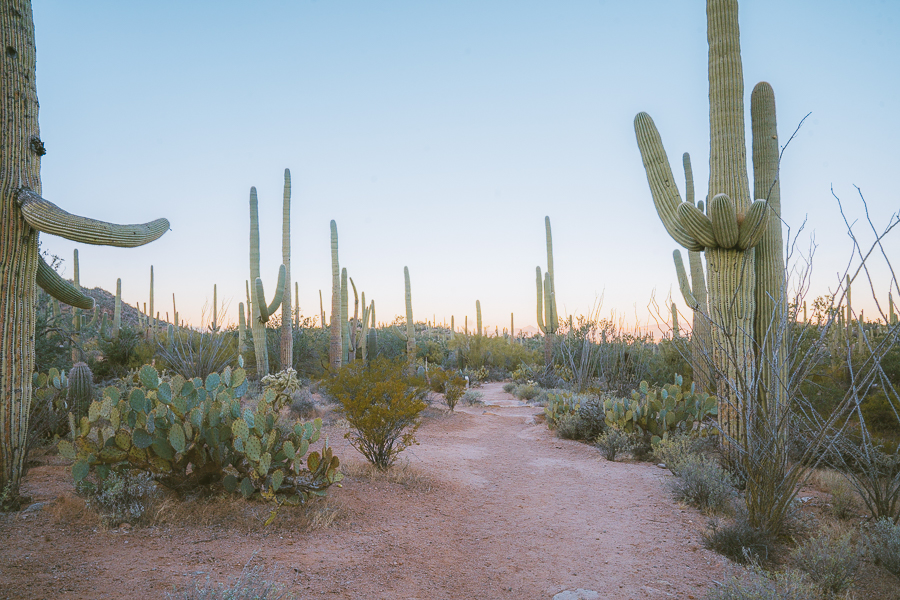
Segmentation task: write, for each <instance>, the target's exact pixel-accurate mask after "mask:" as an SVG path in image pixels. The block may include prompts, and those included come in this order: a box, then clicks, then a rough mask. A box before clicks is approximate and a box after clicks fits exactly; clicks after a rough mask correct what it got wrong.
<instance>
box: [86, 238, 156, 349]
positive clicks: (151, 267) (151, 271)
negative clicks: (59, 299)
mask: <svg viewBox="0 0 900 600" xmlns="http://www.w3.org/2000/svg"><path fill="white" fill-rule="evenodd" d="M151 268H152V267H151ZM151 272H152V271H151ZM72 286H73V287H74V288H75V289H76V290H78V291H79V292H80V291H81V268H80V265H79V262H78V248H75V250H74V251H73V256H72ZM80 360H81V309H80V308H77V307H76V308H73V309H72V362H73V363H76V362H79V361H80Z"/></svg>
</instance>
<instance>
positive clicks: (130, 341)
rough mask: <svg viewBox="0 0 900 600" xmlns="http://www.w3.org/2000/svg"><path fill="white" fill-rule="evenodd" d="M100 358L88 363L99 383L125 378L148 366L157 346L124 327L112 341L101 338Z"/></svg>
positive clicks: (136, 331)
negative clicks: (134, 371) (132, 372)
mask: <svg viewBox="0 0 900 600" xmlns="http://www.w3.org/2000/svg"><path fill="white" fill-rule="evenodd" d="M97 343H98V345H99V347H100V357H99V358H97V359H93V358H92V359H91V360H89V361H88V365H89V366H90V368H91V371H92V372H93V373H94V377H96V378H97V381H104V380H107V379H112V378H117V377H125V376H127V375H128V373H129V372H130V371H132V370H134V369H139V368H140V367H141V365H143V364H147V363H149V362H150V361H151V359H153V357H154V350H155V346H151V345H150V344H149V343H148V342H147V341H146V340H145V339H144V335H143V333H142V332H140V331H138V330H137V329H133V328H131V327H125V326H122V327H121V328H120V329H119V335H117V336H115V337H112V338H110V339H104V338H102V337H101V338H100V339H99V340H98V341H97Z"/></svg>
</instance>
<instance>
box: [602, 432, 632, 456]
mask: <svg viewBox="0 0 900 600" xmlns="http://www.w3.org/2000/svg"><path fill="white" fill-rule="evenodd" d="M597 447H598V448H600V451H601V452H602V453H603V457H604V458H605V459H606V460H608V461H614V460H616V456H618V455H619V454H621V453H622V452H628V451H629V450H631V447H632V439H631V436H629V435H628V434H627V433H625V432H624V431H621V430H619V429H616V428H615V427H610V428H608V429H607V430H606V431H605V432H604V433H603V434H602V435H600V436H599V437H598V438H597Z"/></svg>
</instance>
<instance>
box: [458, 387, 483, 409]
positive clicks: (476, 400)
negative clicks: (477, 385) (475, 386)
mask: <svg viewBox="0 0 900 600" xmlns="http://www.w3.org/2000/svg"><path fill="white" fill-rule="evenodd" d="M483 397H484V394H482V393H481V392H479V391H478V390H466V393H465V394H463V397H462V399H463V402H465V403H466V404H468V405H469V406H475V405H476V404H481V399H482V398H483Z"/></svg>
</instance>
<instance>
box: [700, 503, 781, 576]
mask: <svg viewBox="0 0 900 600" xmlns="http://www.w3.org/2000/svg"><path fill="white" fill-rule="evenodd" d="M776 543H777V540H776V539H775V536H774V535H772V534H771V533H770V532H768V531H766V530H765V529H763V528H760V527H753V526H752V525H750V523H749V521H748V520H747V515H746V513H743V512H741V513H739V514H738V515H737V516H736V517H735V518H734V519H733V520H731V521H729V522H727V523H726V524H725V525H722V524H721V522H720V521H719V520H717V519H713V520H712V521H710V523H709V527H708V528H707V530H706V531H705V532H704V533H703V545H704V546H706V547H707V548H709V549H710V550H712V551H713V552H718V553H719V554H721V555H722V556H725V557H726V558H729V559H731V560H733V561H735V562H738V563H742V564H745V563H760V562H768V561H771V560H772V559H773V557H774V553H775V547H776Z"/></svg>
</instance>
